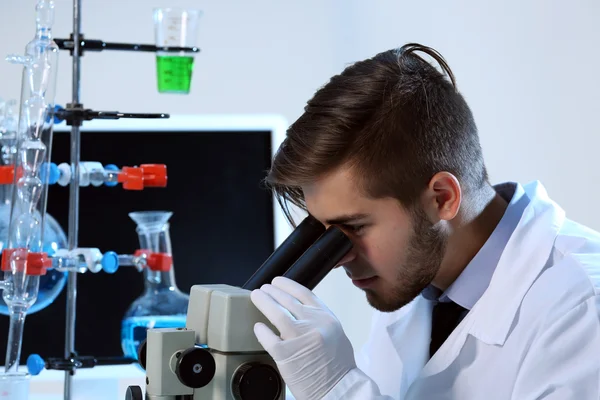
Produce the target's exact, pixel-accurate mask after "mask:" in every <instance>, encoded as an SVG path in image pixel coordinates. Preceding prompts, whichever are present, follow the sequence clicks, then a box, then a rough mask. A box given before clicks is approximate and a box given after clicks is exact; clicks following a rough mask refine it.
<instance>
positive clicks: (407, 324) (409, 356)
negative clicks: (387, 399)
mask: <svg viewBox="0 0 600 400" xmlns="http://www.w3.org/2000/svg"><path fill="white" fill-rule="evenodd" d="M432 305H433V303H432V302H431V301H429V300H427V299H425V298H424V297H422V296H418V297H417V298H416V299H415V300H413V302H412V303H411V304H409V305H407V306H406V307H403V308H402V309H400V310H398V311H396V313H397V314H396V315H394V317H393V319H391V321H390V322H389V324H388V325H387V326H386V333H387V338H386V340H389V343H390V344H391V346H392V347H391V348H390V347H388V346H386V345H385V344H383V345H382V346H381V349H382V350H383V349H387V350H383V351H386V354H384V355H383V356H384V357H383V358H381V359H385V360H386V362H385V365H382V366H381V367H382V368H381V371H380V372H381V374H380V375H375V376H381V377H386V378H385V380H384V381H381V382H378V384H379V386H380V389H381V390H382V392H383V393H389V394H393V395H394V397H395V396H397V394H399V395H400V398H403V397H404V395H405V393H406V391H407V390H408V387H409V386H410V385H411V384H412V382H413V381H414V380H415V379H416V378H417V377H418V375H419V373H420V371H421V369H422V368H423V366H424V365H425V363H426V362H427V359H428V358H429V357H428V355H429V341H430V337H431V310H432ZM407 338H409V340H407ZM394 350H395V351H394ZM390 371H393V373H390ZM398 376H401V378H400V379H398Z"/></svg>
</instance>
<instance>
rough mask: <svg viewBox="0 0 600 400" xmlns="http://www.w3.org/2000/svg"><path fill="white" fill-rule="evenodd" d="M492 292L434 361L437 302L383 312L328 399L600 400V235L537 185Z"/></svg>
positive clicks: (420, 300)
mask: <svg viewBox="0 0 600 400" xmlns="http://www.w3.org/2000/svg"><path fill="white" fill-rule="evenodd" d="M524 189H525V193H526V195H528V196H529V197H530V198H531V202H530V204H529V205H528V206H527V208H526V209H525V211H524V213H523V216H522V217H521V220H520V222H519V224H518V226H517V227H516V229H515V231H514V233H513V235H512V236H511V238H510V241H509V242H508V244H507V246H506V249H505V251H504V252H503V254H502V257H501V259H500V261H499V263H498V266H497V267H496V270H495V272H494V275H493V277H492V280H491V282H490V285H489V287H488V289H487V291H486V292H485V293H484V294H483V296H482V297H481V299H480V300H479V301H478V302H477V303H476V304H475V306H474V308H473V309H472V310H471V312H470V313H469V314H468V315H467V316H466V317H465V319H464V320H463V321H462V322H461V323H460V324H459V326H458V327H457V328H456V329H455V330H454V332H453V333H452V334H451V335H450V336H449V338H448V339H447V340H446V342H445V343H444V344H443V345H442V347H441V348H440V349H439V350H438V352H437V353H436V354H435V355H434V356H433V357H432V358H431V360H428V358H429V357H428V351H429V339H430V332H431V308H432V303H431V302H430V301H428V300H426V299H424V298H423V297H422V296H419V297H418V298H417V299H415V301H413V302H412V303H410V304H409V305H407V306H405V307H403V308H402V309H400V310H398V311H396V312H393V313H376V315H375V318H374V321H373V324H372V328H371V334H370V337H369V340H368V342H367V344H366V346H365V348H364V349H363V352H362V355H363V356H362V357H361V358H359V359H358V360H357V361H358V363H359V368H360V369H354V370H352V371H351V372H350V373H348V374H347V375H346V376H345V377H344V378H343V379H342V380H341V381H340V382H339V383H338V385H336V387H335V388H334V389H333V390H332V391H330V392H329V393H328V395H327V396H325V398H324V400H337V399H346V400H350V399H352V400H384V399H385V400H391V399H394V400H398V399H402V400H438V399H453V400H454V399H456V400H471V399H473V400H496V399H498V400H505V399H511V400H534V399H535V400H538V399H543V400H558V399H560V400H567V399H569V400H570V399H573V400H592V399H594V400H598V399H600V311H599V310H600V235H599V234H598V233H596V232H594V231H591V230H590V229H587V228H585V227H584V226H582V225H579V224H576V223H574V222H572V221H570V220H568V219H566V218H565V213H564V212H563V210H562V209H561V208H560V207H559V206H558V205H557V204H555V203H554V202H553V201H551V200H550V199H549V198H548V196H547V194H546V191H545V189H544V188H543V187H542V185H541V184H540V183H539V182H534V183H532V184H529V185H527V186H525V187H524Z"/></svg>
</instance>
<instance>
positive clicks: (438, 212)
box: [423, 172, 462, 223]
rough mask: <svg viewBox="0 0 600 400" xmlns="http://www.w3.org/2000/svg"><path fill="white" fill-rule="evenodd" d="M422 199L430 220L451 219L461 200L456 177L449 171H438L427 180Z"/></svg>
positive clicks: (454, 215) (456, 212)
mask: <svg viewBox="0 0 600 400" xmlns="http://www.w3.org/2000/svg"><path fill="white" fill-rule="evenodd" d="M423 200H424V202H425V204H424V206H425V207H424V208H425V211H426V213H427V215H428V216H429V218H430V219H431V220H432V222H434V223H435V222H437V221H440V220H442V221H450V220H452V219H453V218H454V217H456V214H458V210H459V209H460V203H461V201H462V190H461V187H460V183H459V182H458V179H457V178H456V177H455V176H454V175H452V174H451V173H449V172H438V173H437V174H435V175H434V176H433V177H432V178H431V180H430V181H429V184H428V185H427V189H426V191H425V194H424V199H423Z"/></svg>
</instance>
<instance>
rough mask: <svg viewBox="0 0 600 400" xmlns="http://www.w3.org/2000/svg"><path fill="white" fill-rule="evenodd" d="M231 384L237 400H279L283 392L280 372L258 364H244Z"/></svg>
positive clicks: (236, 372) (235, 374) (234, 375)
mask: <svg viewBox="0 0 600 400" xmlns="http://www.w3.org/2000/svg"><path fill="white" fill-rule="evenodd" d="M231 384H232V387H231V390H232V392H233V398H234V399H235V400H253V399H261V400H277V399H278V398H279V396H281V392H282V390H283V383H282V379H281V376H280V375H279V372H278V371H277V370H276V369H275V368H273V367H272V366H270V365H267V364H261V363H258V362H255V363H247V364H242V365H241V366H240V367H239V368H238V369H237V370H236V371H235V373H234V374H233V378H232V379H231Z"/></svg>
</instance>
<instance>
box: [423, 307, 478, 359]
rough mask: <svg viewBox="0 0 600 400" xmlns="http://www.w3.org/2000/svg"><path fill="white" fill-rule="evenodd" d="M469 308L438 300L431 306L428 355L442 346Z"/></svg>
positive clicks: (431, 354)
mask: <svg viewBox="0 0 600 400" xmlns="http://www.w3.org/2000/svg"><path fill="white" fill-rule="evenodd" d="M468 312H469V310H467V309H466V308H463V307H461V306H459V305H458V304H456V303H455V302H453V301H450V302H444V303H442V302H438V303H437V304H436V305H434V306H433V312H432V315H431V343H430V344H429V357H430V358H431V357H433V355H434V354H435V352H436V351H437V350H438V349H439V348H440V347H441V346H442V344H443V343H444V342H445V341H446V339H448V336H450V334H451V333H452V331H453V330H454V328H456V327H457V326H458V324H460V321H462V319H463V318H464V317H465V315H467V313H468Z"/></svg>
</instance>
